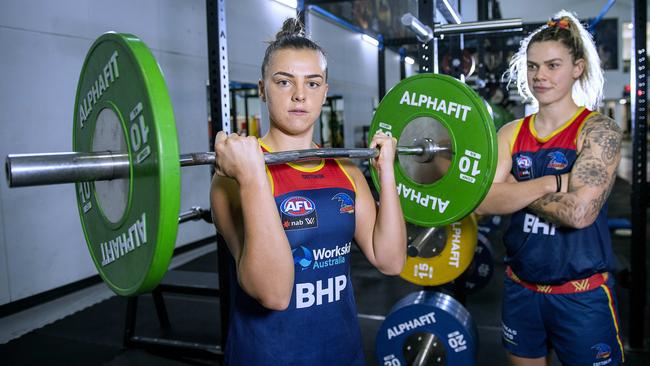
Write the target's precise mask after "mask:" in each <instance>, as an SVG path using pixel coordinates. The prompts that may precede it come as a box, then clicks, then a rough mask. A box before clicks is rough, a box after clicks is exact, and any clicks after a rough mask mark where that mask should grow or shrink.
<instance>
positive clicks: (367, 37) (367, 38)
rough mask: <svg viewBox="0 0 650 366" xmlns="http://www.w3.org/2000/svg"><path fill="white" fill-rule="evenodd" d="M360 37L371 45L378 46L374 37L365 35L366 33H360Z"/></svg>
mask: <svg viewBox="0 0 650 366" xmlns="http://www.w3.org/2000/svg"><path fill="white" fill-rule="evenodd" d="M361 39H363V40H364V41H366V42H368V43H370V44H371V45H373V46H375V47H377V46H379V41H378V40H376V39H374V38H372V37H370V36H369V35H367V34H362V35H361Z"/></svg>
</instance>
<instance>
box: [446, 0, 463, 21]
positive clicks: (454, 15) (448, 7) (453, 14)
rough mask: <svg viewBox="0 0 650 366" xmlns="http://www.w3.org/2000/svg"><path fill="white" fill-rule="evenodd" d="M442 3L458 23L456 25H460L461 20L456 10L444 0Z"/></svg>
mask: <svg viewBox="0 0 650 366" xmlns="http://www.w3.org/2000/svg"><path fill="white" fill-rule="evenodd" d="M442 3H443V4H445V6H446V7H447V10H448V11H449V13H450V14H451V16H452V17H453V18H454V20H455V21H456V24H460V18H459V17H458V14H456V10H454V8H452V7H451V4H449V2H448V1H447V0H442Z"/></svg>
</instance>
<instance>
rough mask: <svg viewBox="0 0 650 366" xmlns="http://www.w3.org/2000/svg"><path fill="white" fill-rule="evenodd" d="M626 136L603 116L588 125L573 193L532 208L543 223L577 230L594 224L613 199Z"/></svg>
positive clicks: (573, 175)
mask: <svg viewBox="0 0 650 366" xmlns="http://www.w3.org/2000/svg"><path fill="white" fill-rule="evenodd" d="M621 137H622V132H621V129H620V128H619V127H618V125H617V124H616V122H614V121H612V120H611V119H610V118H608V117H605V116H603V115H600V114H598V115H595V116H593V117H591V118H590V119H589V120H587V121H585V125H584V126H583V129H582V132H581V135H580V138H581V139H582V140H583V143H582V147H581V148H580V150H579V151H578V158H577V159H576V162H575V164H574V166H573V168H572V169H571V174H570V180H569V192H567V193H552V194H548V195H546V196H544V197H542V198H540V199H538V200H536V201H535V202H533V203H532V204H530V205H529V206H528V208H529V209H531V210H532V211H533V212H535V213H536V214H537V215H539V216H540V217H542V218H543V219H545V220H547V221H550V222H553V223H556V224H559V225H562V226H570V227H575V226H577V225H578V224H579V223H582V222H585V221H586V222H593V220H595V218H596V217H597V216H598V213H599V211H600V209H601V208H602V207H603V205H604V204H605V202H606V201H607V197H609V193H610V192H611V190H612V187H613V185H614V181H615V177H616V168H617V166H618V163H619V161H620V149H621Z"/></svg>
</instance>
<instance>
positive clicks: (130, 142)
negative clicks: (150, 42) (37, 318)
mask: <svg viewBox="0 0 650 366" xmlns="http://www.w3.org/2000/svg"><path fill="white" fill-rule="evenodd" d="M74 111H75V115H74V127H73V149H74V151H79V152H91V151H105V150H111V151H113V152H115V151H121V152H126V153H128V156H129V162H130V176H129V178H128V179H118V180H113V181H108V182H99V181H98V182H85V183H76V192H77V203H78V206H79V214H80V216H81V225H82V228H83V231H84V235H85V237H86V242H87V244H88V249H89V251H90V255H91V257H92V259H93V262H94V263H95V266H96V267H97V270H98V271H99V274H100V275H101V277H102V279H103V280H104V281H105V282H106V284H107V285H108V286H109V287H110V288H111V289H112V290H113V291H114V292H115V293H117V294H118V295H124V296H129V295H137V294H140V293H143V292H147V291H150V290H151V289H153V288H154V287H155V286H157V285H158V283H159V282H160V280H161V278H162V276H163V275H164V274H165V272H166V271H167V267H168V266H169V261H170V260H171V256H172V253H173V249H174V246H175V242H176V233H177V230H178V212H179V207H180V164H179V152H178V141H177V134H176V124H175V122H174V113H173V110H172V105H171V101H170V98H169V94H168V92H167V87H166V86H165V81H164V79H163V76H162V73H161V71H160V68H159V66H158V63H157V62H156V60H155V59H154V57H153V55H152V54H151V51H150V50H149V48H148V47H147V46H146V45H145V44H144V43H143V42H142V41H141V40H139V39H138V38H137V37H135V36H133V35H130V34H118V33H106V34H104V35H102V36H100V37H99V38H98V39H97V40H96V41H95V42H94V43H93V45H92V47H91V48H90V50H89V51H88V55H87V56H86V59H85V61H84V65H83V68H82V70H81V75H80V77H79V83H78V85H77V95H76V99H75V107H74Z"/></svg>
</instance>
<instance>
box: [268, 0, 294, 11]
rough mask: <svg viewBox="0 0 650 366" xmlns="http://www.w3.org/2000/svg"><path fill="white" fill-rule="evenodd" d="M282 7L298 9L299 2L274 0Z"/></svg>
mask: <svg viewBox="0 0 650 366" xmlns="http://www.w3.org/2000/svg"><path fill="white" fill-rule="evenodd" d="M274 1H275V2H278V3H280V4H282V5H286V6H288V7H290V8H293V9H296V8H297V7H298V0H274Z"/></svg>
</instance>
